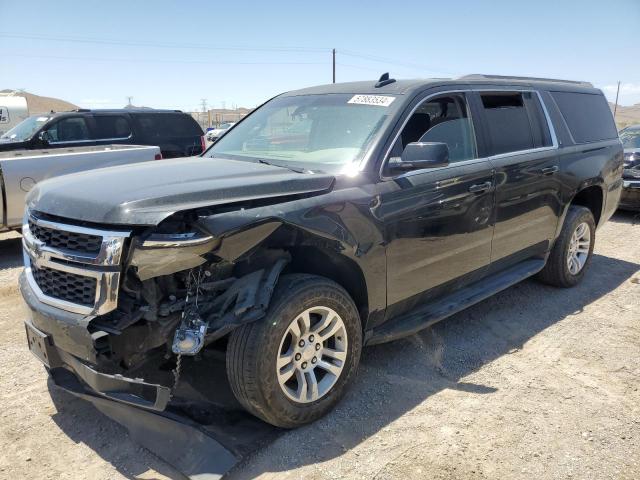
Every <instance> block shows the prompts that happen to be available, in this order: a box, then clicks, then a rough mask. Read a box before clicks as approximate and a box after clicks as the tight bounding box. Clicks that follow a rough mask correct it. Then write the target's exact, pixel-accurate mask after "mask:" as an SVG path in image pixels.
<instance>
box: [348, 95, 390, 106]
mask: <svg viewBox="0 0 640 480" xmlns="http://www.w3.org/2000/svg"><path fill="white" fill-rule="evenodd" d="M394 100H395V97H388V96H386V95H354V96H353V97H351V100H349V101H348V102H347V103H355V104H357V105H375V106H378V107H388V106H389V105H391V102H393V101H394Z"/></svg>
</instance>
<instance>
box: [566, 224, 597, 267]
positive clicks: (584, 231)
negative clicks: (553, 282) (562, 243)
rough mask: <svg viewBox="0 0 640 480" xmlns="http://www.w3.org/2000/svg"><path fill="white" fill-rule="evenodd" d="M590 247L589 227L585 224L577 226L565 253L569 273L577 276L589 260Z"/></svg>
mask: <svg viewBox="0 0 640 480" xmlns="http://www.w3.org/2000/svg"><path fill="white" fill-rule="evenodd" d="M590 246H591V227H589V224H588V223H586V222H582V223H581V224H579V225H578V226H577V227H576V229H575V231H574V232H573V235H572V236H571V241H570V242H569V251H568V252H567V267H568V268H569V273H571V274H572V275H577V274H578V273H580V270H582V268H583V267H584V264H585V263H587V259H588V258H589V247H590Z"/></svg>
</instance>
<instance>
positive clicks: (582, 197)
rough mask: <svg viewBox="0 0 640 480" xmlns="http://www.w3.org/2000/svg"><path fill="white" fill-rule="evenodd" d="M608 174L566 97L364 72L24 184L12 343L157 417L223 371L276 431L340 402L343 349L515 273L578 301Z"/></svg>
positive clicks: (596, 103) (611, 189) (427, 316)
mask: <svg viewBox="0 0 640 480" xmlns="http://www.w3.org/2000/svg"><path fill="white" fill-rule="evenodd" d="M622 171H623V148H622V145H621V142H620V140H619V138H618V134H617V132H616V128H615V125H614V122H613V118H612V115H611V112H610V111H609V108H608V106H607V102H606V100H605V98H604V96H603V94H602V92H601V91H600V90H597V89H595V88H593V86H591V85H590V84H588V83H584V82H571V81H560V80H549V79H535V78H515V77H497V76H485V75H470V76H466V77H462V78H458V79H450V80H443V79H434V80H407V81H395V80H394V79H390V78H388V76H387V75H383V77H381V78H380V80H379V81H377V82H376V81H371V82H355V83H343V84H334V85H326V86H319V87H314V88H308V89H304V90H299V91H293V92H288V93H285V94H282V95H280V96H277V97H275V98H274V99H272V100H270V101H268V102H267V103H265V104H264V105H262V106H261V107H259V108H257V109H256V110H255V111H254V112H252V113H251V114H250V115H249V116H247V117H246V118H244V119H243V120H242V121H241V122H240V123H239V124H237V125H236V126H235V127H234V128H233V129H232V130H230V131H229V133H227V135H225V136H224V137H222V138H221V139H220V140H219V141H218V142H217V143H216V144H215V145H213V146H212V147H211V148H209V149H208V150H207V151H206V152H205V153H204V154H203V155H202V156H201V157H197V158H190V159H180V160H169V161H165V162H150V163H139V164H132V165H126V166H122V167H117V168H107V169H100V170H96V171H90V172H85V173H83V174H79V175H69V176H64V177H59V178H55V179H51V180H48V181H45V182H42V183H39V184H38V185H37V186H36V187H35V188H34V189H33V191H32V192H31V193H30V195H29V197H28V199H27V211H26V214H25V218H24V227H23V236H24V240H23V243H24V253H25V259H26V265H25V270H24V273H23V274H22V276H21V279H20V288H21V291H22V295H23V296H24V299H25V301H26V304H27V306H28V311H29V315H28V319H27V320H26V328H27V335H28V337H29V345H30V348H31V350H32V352H33V353H34V354H35V355H36V356H38V357H39V358H40V359H41V360H42V361H43V362H44V363H45V364H46V365H47V367H48V369H49V371H50V372H51V373H52V375H54V377H55V376H56V374H57V373H59V372H61V371H64V372H65V374H66V375H69V374H71V375H72V376H73V377H75V378H76V379H78V381H79V383H80V384H81V385H82V386H83V388H85V389H86V391H87V392H89V394H91V395H94V396H99V397H101V398H102V399H103V400H105V399H108V400H112V401H114V402H126V403H129V404H132V405H136V406H138V407H141V408H143V409H149V410H155V411H162V410H165V409H167V408H169V407H170V406H171V405H172V404H174V402H182V405H184V402H185V401H188V400H185V399H184V398H179V395H177V394H176V390H175V388H176V385H177V384H179V383H180V382H181V381H182V380H181V379H184V376H185V374H187V373H189V370H190V369H191V368H195V367H194V366H195V365H196V364H198V365H199V366H200V367H201V366H202V364H203V362H207V361H208V360H207V359H208V358H209V357H208V355H209V354H210V353H211V352H212V351H214V352H215V353H216V354H218V355H222V354H224V355H226V370H227V377H228V381H229V383H230V385H231V389H232V391H233V394H234V395H235V397H236V398H237V400H238V401H239V402H240V404H242V405H243V406H244V407H245V408H246V409H247V410H248V411H249V412H251V413H252V414H254V415H255V416H257V417H259V418H261V419H263V420H265V421H266V422H269V423H271V424H273V425H277V426H280V427H289V428H290V427H296V426H299V425H302V424H305V423H308V422H311V421H313V420H315V419H317V418H319V417H320V416H321V415H323V414H325V413H326V412H327V411H328V410H329V409H331V408H332V407H333V406H334V405H335V404H336V402H338V400H339V399H340V398H341V397H342V395H343V394H344V392H345V389H346V387H347V386H348V385H349V384H350V383H351V382H352V381H353V379H354V375H355V373H356V369H357V366H358V361H359V358H360V353H361V349H362V347H363V346H367V345H373V344H378V343H382V342H388V341H391V340H395V339H398V338H400V337H403V336H406V335H411V334H413V333H415V332H418V331H419V330H421V329H424V328H426V327H428V326H430V325H432V324H434V323H435V322H437V321H440V320H442V319H444V318H445V317H448V316H450V315H452V314H453V313H455V312H458V311H460V310H462V309H464V308H466V307H468V306H470V305H472V304H474V303H476V302H479V301H481V300H483V299H485V298H487V297H489V296H490V295H493V294H494V293H496V292H499V291H501V290H503V289H505V288H508V287H509V286H511V285H514V284H515V283H517V282H520V281H521V280H523V279H525V278H527V277H531V276H533V275H536V276H537V277H538V278H539V279H540V280H542V281H544V282H546V283H548V284H551V285H556V286H558V287H573V286H575V285H577V284H578V283H579V282H580V280H581V279H582V278H583V276H584V275H585V274H586V273H587V271H588V269H589V262H590V259H591V256H592V251H593V247H594V242H595V238H596V229H597V228H598V227H599V226H600V225H602V224H603V223H604V222H606V221H607V220H608V219H609V217H610V216H611V215H612V213H613V212H614V211H615V210H616V208H617V206H618V200H619V198H620V194H621V190H622ZM592 273H593V274H597V272H592ZM523 308H527V305H523ZM530 308H536V306H535V305H531V306H530ZM207 352H209V354H207ZM190 357H193V358H190ZM198 358H199V359H200V361H195V360H197V359H198ZM205 371H206V369H205ZM210 375H212V373H207V374H203V375H202V376H201V377H198V379H196V382H195V383H194V384H193V385H194V388H195V389H197V388H198V382H200V384H201V386H202V387H205V386H206V385H207V384H208V383H209V382H210V378H211V376H210ZM205 400H206V396H204V395H199V396H198V401H199V402H202V401H205Z"/></svg>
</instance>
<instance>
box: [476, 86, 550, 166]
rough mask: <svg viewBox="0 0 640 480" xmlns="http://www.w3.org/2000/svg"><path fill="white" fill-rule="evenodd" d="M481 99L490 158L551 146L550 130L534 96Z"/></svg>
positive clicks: (512, 94) (486, 95) (500, 94)
mask: <svg viewBox="0 0 640 480" xmlns="http://www.w3.org/2000/svg"><path fill="white" fill-rule="evenodd" d="M480 98H481V100H482V106H483V108H484V115H485V119H486V123H487V128H488V130H489V136H490V138H491V145H492V154H493V155H498V154H501V153H511V152H519V151H523V150H531V149H534V148H540V147H549V146H551V144H552V142H551V135H550V133H549V126H548V124H547V121H546V118H545V117H544V113H543V110H542V107H541V105H540V101H539V99H538V96H537V95H536V94H535V93H534V92H488V93H482V94H481V95H480Z"/></svg>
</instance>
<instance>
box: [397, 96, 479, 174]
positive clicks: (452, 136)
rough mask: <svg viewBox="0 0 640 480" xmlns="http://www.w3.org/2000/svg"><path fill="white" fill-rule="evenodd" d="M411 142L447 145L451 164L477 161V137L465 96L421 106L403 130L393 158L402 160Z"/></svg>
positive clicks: (438, 100) (448, 97)
mask: <svg viewBox="0 0 640 480" xmlns="http://www.w3.org/2000/svg"><path fill="white" fill-rule="evenodd" d="M411 142H441V143H446V144H447V146H448V147H449V161H450V162H459V161H462V160H470V159H472V158H476V156H477V155H476V142H475V135H474V132H473V125H472V123H471V119H470V118H469V115H468V109H467V103H466V101H465V98H464V96H462V95H446V96H442V97H436V98H432V99H429V100H428V101H427V102H425V103H423V104H421V105H420V106H419V107H418V108H417V109H416V111H415V112H414V113H413V114H412V115H411V117H410V118H409V120H408V121H407V123H406V124H405V126H404V128H403V129H402V133H401V134H400V137H399V138H398V141H397V142H396V144H395V145H394V147H393V150H392V156H394V157H399V156H401V155H402V151H403V150H404V148H405V147H406V146H407V144H409V143H411Z"/></svg>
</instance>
